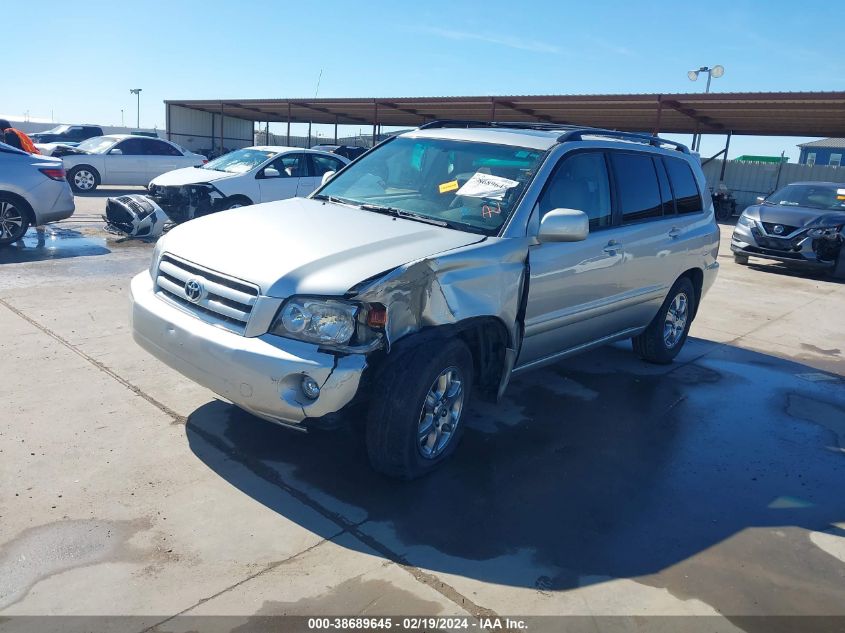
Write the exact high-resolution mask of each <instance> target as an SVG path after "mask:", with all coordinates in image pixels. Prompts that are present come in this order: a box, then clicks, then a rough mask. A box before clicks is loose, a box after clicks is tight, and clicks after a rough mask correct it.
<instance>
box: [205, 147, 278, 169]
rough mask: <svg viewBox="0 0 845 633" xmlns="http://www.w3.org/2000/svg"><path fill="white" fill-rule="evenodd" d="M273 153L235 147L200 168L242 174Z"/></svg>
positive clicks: (274, 153) (273, 154)
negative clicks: (235, 148)
mask: <svg viewBox="0 0 845 633" xmlns="http://www.w3.org/2000/svg"><path fill="white" fill-rule="evenodd" d="M275 155H276V152H270V151H267V150H262V149H237V150H235V151H234V152H229V153H228V154H223V156H220V157H219V158H215V159H214V160H212V161H209V162H208V163H206V164H205V165H203V166H202V167H201V168H200V169H213V170H214V171H225V172H229V173H230V174H243V173H245V172H248V171H249V170H250V169H252V168H253V167H257V166H258V165H260V164H261V163H263V162H264V161H265V160H267V159H268V158H272V157H273V156H275Z"/></svg>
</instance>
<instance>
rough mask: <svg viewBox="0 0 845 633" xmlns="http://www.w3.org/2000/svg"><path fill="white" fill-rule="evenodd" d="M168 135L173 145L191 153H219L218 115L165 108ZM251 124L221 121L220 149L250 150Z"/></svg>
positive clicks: (252, 124)
mask: <svg viewBox="0 0 845 633" xmlns="http://www.w3.org/2000/svg"><path fill="white" fill-rule="evenodd" d="M165 107H166V108H167V133H166V134H165V135H164V136H165V137H166V138H169V139H170V140H171V141H173V142H174V143H178V144H179V145H181V146H182V147H186V148H187V149H189V150H192V151H203V152H204V153H208V151H209V150H211V149H214V150H219V149H220V115H219V114H212V113H210V112H202V111H200V110H192V109H190V108H183V107H182V106H177V105H166V106H165ZM253 127H254V123H253V122H252V121H247V120H246V119H240V118H237V117H231V116H224V117H223V147H224V148H225V149H227V150H231V149H237V148H239V147H249V146H250V145H252V144H253V140H252V135H253Z"/></svg>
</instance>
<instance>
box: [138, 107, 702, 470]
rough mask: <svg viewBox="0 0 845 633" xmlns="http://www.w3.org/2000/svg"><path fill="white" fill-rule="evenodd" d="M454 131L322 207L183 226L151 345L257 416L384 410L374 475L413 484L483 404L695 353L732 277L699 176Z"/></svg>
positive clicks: (145, 322) (376, 433) (146, 331)
mask: <svg viewBox="0 0 845 633" xmlns="http://www.w3.org/2000/svg"><path fill="white" fill-rule="evenodd" d="M463 125H464V126H465V127H462V128H458V127H455V126H456V124H455V123H454V122H451V123H450V122H446V123H440V122H438V123H433V124H428V125H426V126H423V127H422V128H420V129H418V130H415V131H411V132H407V133H403V134H401V135H398V136H396V137H394V138H392V139H390V140H388V141H386V142H385V143H383V144H382V145H380V146H379V147H377V148H376V149H374V150H373V151H372V152H370V153H368V154H367V155H366V156H364V157H362V158H360V159H359V160H357V161H355V162H353V163H351V164H350V165H348V166H347V167H346V168H345V169H344V170H343V171H341V172H339V173H338V174H336V175H335V176H334V177H332V178H328V179H327V182H326V183H325V184H324V185H323V186H322V187H321V188H320V189H318V191H317V192H316V193H314V194H313V195H312V196H310V198H307V199H303V198H294V199H290V200H284V201H280V202H276V203H271V204H264V205H260V206H256V207H253V208H251V209H239V210H238V211H237V212H224V213H218V214H214V215H209V216H206V217H204V218H199V219H197V220H194V221H192V222H189V223H187V224H183V225H180V226H178V227H176V228H174V229H173V230H171V231H170V232H168V233H167V234H165V235H164V236H163V237H162V238H161V239H160V240H159V241H158V243H157V245H156V249H155V252H154V256H153V262H152V265H151V267H150V270H149V271H144V272H143V273H141V274H139V275H138V276H136V277H135V278H134V279H133V280H132V282H131V296H132V308H131V309H132V327H133V333H134V338H135V340H136V341H137V342H138V343H139V344H140V345H142V346H143V347H144V348H146V349H147V350H148V351H150V352H151V353H152V354H154V355H155V356H157V357H158V358H160V359H161V360H163V361H164V362H165V363H167V364H169V365H170V366H172V367H174V368H176V369H177V370H179V371H180V372H182V373H183V374H185V375H186V376H188V377H189V378H191V379H193V380H195V381H196V382H198V383H200V384H202V385H205V386H206V387H208V388H209V389H211V390H213V391H215V392H216V393H218V394H220V395H221V396H222V397H223V398H226V399H228V400H230V401H231V402H233V403H235V404H236V405H238V406H239V407H242V408H243V409H245V410H247V411H250V412H252V413H254V414H255V415H257V416H259V417H262V418H265V419H268V420H272V421H274V422H277V423H280V424H283V425H289V426H294V427H298V428H300V429H302V428H305V429H308V428H319V427H327V426H333V425H336V424H338V423H340V422H341V421H343V420H344V419H348V418H349V414H350V413H352V414H357V412H359V411H363V412H364V415H365V419H366V444H367V450H368V453H369V457H370V461H371V463H372V465H373V466H374V467H375V468H376V469H377V470H379V471H381V472H383V473H386V474H388V475H391V476H396V477H401V478H412V477H416V476H419V475H422V474H424V473H426V472H428V471H430V470H431V469H433V468H435V467H436V466H437V465H438V464H440V463H441V462H442V461H443V460H444V459H446V458H447V457H448V456H449V455H450V454H451V453H452V452H453V451H454V450H455V448H456V445H457V443H458V439H459V437H460V434H461V432H462V429H463V425H464V423H465V422H464V420H465V418H466V413H465V412H466V409H467V407H468V406H469V404H470V402H471V399H472V398H473V397H475V396H476V395H477V396H478V397H480V398H484V399H489V400H492V401H495V400H496V399H497V398H499V397H501V395H502V393H503V391H504V390H505V387H506V386H507V384H508V380H509V378H510V376H511V375H512V374H514V373H517V372H523V371H526V370H529V369H533V368H536V367H540V366H542V365H546V364H549V363H554V362H556V361H558V360H560V359H562V358H565V357H567V356H569V355H571V354H575V353H579V352H586V351H588V350H592V349H594V348H596V347H597V346H600V345H603V344H605V343H609V342H612V341H616V340H620V339H631V340H632V341H633V347H634V351H635V352H636V353H637V354H638V355H639V356H640V357H642V358H644V359H646V360H648V361H652V362H655V363H668V362H671V361H672V360H673V359H674V357H675V356H676V355H677V354H678V352H679V351H680V350H681V348H682V347H683V345H684V342H685V341H686V338H687V334H688V332H689V328H690V324H691V323H692V321H693V319H694V318H695V315H696V311H697V310H698V306H699V304H700V302H701V299H702V296H703V295H704V293H705V292H706V291H707V290H708V288H709V287H710V286H711V284H712V283H713V281H714V279H715V277H716V273H717V270H718V267H719V263H718V261H717V255H718V250H719V228H718V226H717V225H716V222H715V219H714V215H713V207H712V203H711V201H710V200H709V193H708V192H707V189H706V182H705V179H704V175H703V173H702V171H701V166H700V164H699V162H698V160H697V159H696V158H695V157H694V156H692V155H691V154H690V153H689V150H688V149H687V148H686V147H684V146H683V145H680V144H678V143H673V142H670V141H665V140H663V139H659V138H657V137H651V136H643V135H636V134H626V133H621V132H613V131H602V130H595V129H589V128H587V129H584V128H577V127H568V126H553V125H542V124H536V125H530V124H526V125H519V124H493V125H491V126H484V125H480V124H472V123H465V124H463Z"/></svg>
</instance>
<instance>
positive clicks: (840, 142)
mask: <svg viewBox="0 0 845 633" xmlns="http://www.w3.org/2000/svg"><path fill="white" fill-rule="evenodd" d="M798 147H833V148H838V149H842V148H845V138H823V139H820V140H818V141H810V142H809V143H800V144H799V145H798Z"/></svg>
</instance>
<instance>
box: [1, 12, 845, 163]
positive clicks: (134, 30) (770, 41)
mask: <svg viewBox="0 0 845 633" xmlns="http://www.w3.org/2000/svg"><path fill="white" fill-rule="evenodd" d="M2 4H3V10H4V11H3V13H4V16H5V18H6V19H7V20H8V21H7V22H6V25H7V26H6V27H4V29H3V40H4V43H3V52H2V57H0V60H2V68H3V81H2V85H3V89H2V92H0V112H4V113H8V114H22V113H25V112H28V113H29V116H31V117H41V118H47V119H49V118H51V116H52V117H53V118H54V119H55V120H57V121H68V122H70V121H77V122H92V123H103V124H119V123H120V110H121V109H124V110H125V117H126V121H127V122H131V121H134V119H135V97H134V96H133V95H130V94H129V88H135V87H141V88H143V93H142V97H141V125H142V126H145V127H152V126H153V125H157V126H158V127H160V128H161V127H164V106H163V103H162V101H163V100H164V99H177V98H252V97H256V98H263V97H307V96H313V95H314V92H315V89H316V87H317V78H318V75H319V73H320V69H322V71H323V74H322V79H321V81H320V88H319V94H320V96H324V97H351V96H360V97H367V96H384V97H395V96H424V95H443V96H447V95H479V94H482V95H488V94H496V95H507V94H560V93H564V94H579V93H580V94H583V93H628V92H688V91H690V92H692V91H700V90H703V89H704V82H703V81H699V82H697V83H691V82H690V81H689V80H688V79H687V76H686V71H687V70H689V69H691V68H697V67H699V66H701V65H714V64H722V65H723V66H725V68H726V72H725V75H724V77H722V78H721V79H716V80H713V86H712V90H713V91H714V92H715V91H720V92H728V91H766V90H794V91H799V90H843V89H845V54H843V48H842V41H843V40H842V27H843V24H845V3H843V2H794V1H791V2H787V1H781V0H773V1H769V2H763V1H760V2H750V1H744V0H733V1H731V2H721V1H712V0H711V1H710V2H707V3H702V4H700V3H687V2H677V1H676V2H651V1H647V0H637V1H636V2H602V1H600V0H595V1H593V2H573V3H568V2H549V3H543V2H534V3H530V4H521V3H514V2H498V1H492V2H491V1H488V2H457V1H453V2H439V1H429V2H425V3H410V2H409V3H401V2H395V1H394V2H370V3H351V2H347V1H342V2H336V1H334V0H320V1H319V2H275V1H272V0H263V1H261V2H251V1H238V2H233V1H232V0H229V1H218V0H205V1H203V2H196V1H176V0H170V1H168V2H161V1H158V0H152V1H150V0H147V1H145V2H114V1H112V2H100V1H98V0H88V1H87V2H86V3H85V4H84V10H76V9H74V10H70V9H69V7H68V5H67V4H66V3H58V2H55V3H53V2H49V1H48V2H46V3H45V4H41V5H38V6H40V7H41V9H42V11H40V12H39V13H38V14H36V13H35V12H34V11H33V7H34V6H35V5H33V3H32V2H31V1H28V2H20V1H17V0H4V2H3V3H2ZM51 5H52V8H51ZM9 24H12V25H16V26H14V27H12V28H10V27H8V25H9ZM271 129H272V128H271ZM681 140H685V141H689V138H688V137H687V138H682V139H681ZM801 140H803V139H796V138H787V139H753V138H735V140H734V142H733V143H732V150H733V151H732V152H731V154H732V155H734V156H735V155H738V154H741V153H760V154H775V153H780V151H781V150H786V151H787V155H791V156H792V157H793V159H795V158H797V151H796V150H795V144H796V143H797V142H800V141H801ZM723 143H724V138H723V137H714V138H712V139H710V138H708V137H705V142H704V143H703V145H702V152H703V153H704V154H710V153H713V152H714V151H717V150H718V149H719V148H721V146H722V145H723ZM711 150H712V151H711Z"/></svg>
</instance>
